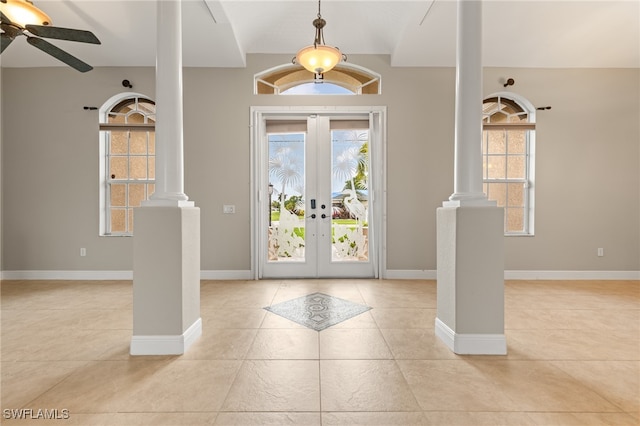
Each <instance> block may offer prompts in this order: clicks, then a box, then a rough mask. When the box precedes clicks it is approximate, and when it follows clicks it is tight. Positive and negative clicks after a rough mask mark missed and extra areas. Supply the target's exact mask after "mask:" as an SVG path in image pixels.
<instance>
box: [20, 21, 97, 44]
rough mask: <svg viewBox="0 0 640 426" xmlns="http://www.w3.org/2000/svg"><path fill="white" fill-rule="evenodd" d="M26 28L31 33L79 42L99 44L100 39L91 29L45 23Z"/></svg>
mask: <svg viewBox="0 0 640 426" xmlns="http://www.w3.org/2000/svg"><path fill="white" fill-rule="evenodd" d="M25 28H26V30H27V31H29V32H30V33H31V34H33V35H37V36H38V37H44V38H55V39H58V40H69V41H78V42H80V43H91V44H100V40H98V37H96V36H95V35H94V34H93V33H92V32H91V31H85V30H74V29H72V28H61V27H50V26H47V25H27V26H26V27H25Z"/></svg>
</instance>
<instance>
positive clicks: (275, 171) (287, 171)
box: [269, 146, 302, 211]
mask: <svg viewBox="0 0 640 426" xmlns="http://www.w3.org/2000/svg"><path fill="white" fill-rule="evenodd" d="M269 176H270V177H272V178H273V179H274V181H278V182H280V183H281V184H282V190H281V191H280V211H282V209H283V207H284V202H285V200H286V197H287V196H286V194H285V190H286V188H287V186H289V185H295V184H298V183H299V182H300V180H301V179H302V173H301V172H300V164H299V162H298V161H297V157H296V156H294V155H293V154H292V149H291V147H286V146H285V147H281V148H279V149H278V150H277V151H276V154H275V156H274V157H272V158H269Z"/></svg>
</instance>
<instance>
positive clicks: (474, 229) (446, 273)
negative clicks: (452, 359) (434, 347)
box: [435, 206, 507, 355]
mask: <svg viewBox="0 0 640 426" xmlns="http://www.w3.org/2000/svg"><path fill="white" fill-rule="evenodd" d="M437 221H438V224H437V225H438V229H437V236H438V243H437V245H438V247H437V248H438V255H437V258H438V266H437V268H438V272H437V279H438V284H437V314H436V324H435V332H436V335H437V336H438V337H439V338H440V339H441V340H442V341H443V342H444V343H445V344H447V346H448V347H449V348H450V349H451V350H452V351H453V352H455V353H457V354H468V355H470V354H474V355H504V354H506V353H507V347H506V339H505V336H504V209H503V208H501V207H492V206H461V207H441V208H439V209H438V211H437Z"/></svg>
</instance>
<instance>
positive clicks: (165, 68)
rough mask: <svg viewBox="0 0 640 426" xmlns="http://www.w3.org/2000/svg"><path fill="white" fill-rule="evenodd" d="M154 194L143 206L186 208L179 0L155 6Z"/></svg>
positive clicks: (160, 1) (161, 1)
mask: <svg viewBox="0 0 640 426" xmlns="http://www.w3.org/2000/svg"><path fill="white" fill-rule="evenodd" d="M157 25H158V28H157V52H156V190H155V192H154V194H153V195H152V196H151V197H150V199H149V201H147V202H145V203H144V205H163V206H172V205H173V206H189V205H193V203H191V202H187V200H188V199H189V197H187V195H186V194H185V193H184V154H183V134H182V119H183V113H182V11H181V2H180V0H159V1H158V2H157Z"/></svg>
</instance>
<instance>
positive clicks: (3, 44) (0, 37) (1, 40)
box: [0, 33, 13, 53]
mask: <svg viewBox="0 0 640 426" xmlns="http://www.w3.org/2000/svg"><path fill="white" fill-rule="evenodd" d="M12 41H13V37H10V36H9V35H7V34H6V33H2V34H0V53H2V52H4V49H6V48H7V47H8V46H9V45H10V44H11V42H12Z"/></svg>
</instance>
